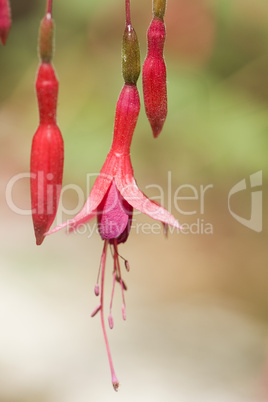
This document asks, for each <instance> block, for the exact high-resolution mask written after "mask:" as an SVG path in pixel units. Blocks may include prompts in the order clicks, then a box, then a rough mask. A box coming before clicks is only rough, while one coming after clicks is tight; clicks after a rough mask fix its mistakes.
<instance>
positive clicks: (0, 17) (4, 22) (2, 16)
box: [0, 0, 11, 45]
mask: <svg viewBox="0 0 268 402" xmlns="http://www.w3.org/2000/svg"><path fill="white" fill-rule="evenodd" d="M10 27H11V13H10V5H9V0H0V39H1V42H2V45H5V44H6V40H7V36H8V32H9V30H10Z"/></svg>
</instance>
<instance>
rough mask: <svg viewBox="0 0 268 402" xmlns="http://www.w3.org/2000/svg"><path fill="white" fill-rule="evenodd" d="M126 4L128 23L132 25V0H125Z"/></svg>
mask: <svg viewBox="0 0 268 402" xmlns="http://www.w3.org/2000/svg"><path fill="white" fill-rule="evenodd" d="M125 4H126V25H131V18H130V0H125Z"/></svg>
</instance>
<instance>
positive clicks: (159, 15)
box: [142, 0, 167, 138]
mask: <svg viewBox="0 0 268 402" xmlns="http://www.w3.org/2000/svg"><path fill="white" fill-rule="evenodd" d="M165 7H166V1H165V0H153V14H154V16H153V19H152V21H151V24H150V26H149V29H148V31H147V41H148V52H147V56H146V59H145V61H144V64H143V69H142V85H143V97H144V105H145V111H146V115H147V118H148V120H149V122H150V124H151V127H152V131H153V136H154V137H155V138H156V137H158V135H159V134H160V132H161V130H162V128H163V125H164V123H165V120H166V116H167V84H166V65H165V61H164V58H163V49H164V43H165V38H166V29H165V24H164V21H163V18H164V13H165Z"/></svg>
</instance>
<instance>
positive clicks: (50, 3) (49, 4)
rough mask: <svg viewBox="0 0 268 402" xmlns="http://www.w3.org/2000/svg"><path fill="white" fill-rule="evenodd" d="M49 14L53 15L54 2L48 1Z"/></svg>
mask: <svg viewBox="0 0 268 402" xmlns="http://www.w3.org/2000/svg"><path fill="white" fill-rule="evenodd" d="M47 14H50V15H52V0H47Z"/></svg>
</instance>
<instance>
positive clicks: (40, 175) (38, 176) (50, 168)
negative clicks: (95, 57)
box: [0, 0, 64, 245]
mask: <svg viewBox="0 0 268 402" xmlns="http://www.w3.org/2000/svg"><path fill="white" fill-rule="evenodd" d="M0 1H1V0H0ZM51 5H52V4H51V2H48V4H47V13H46V15H45V17H44V18H43V19H42V21H41V24H40V35H39V55H40V58H41V65H40V67H39V70H38V74H37V79H36V85H35V87H36V93H37V98H38V107H39V119H40V123H39V127H38V129H37V131H36V133H35V135H34V138H33V142H32V152H31V202H32V218H33V224H34V232H35V237H36V244H37V245H40V244H42V242H43V240H44V238H45V236H44V234H45V232H47V231H48V230H49V228H50V226H51V225H52V222H53V220H54V218H55V215H56V212H57V208H58V203H59V198H60V192H61V185H62V174H63V158H64V150H63V139H62V136H61V132H60V130H59V127H58V126H57V121H56V110H57V98H58V89H59V83H58V80H57V78H56V75H55V72H54V69H53V67H52V65H51V64H50V62H51V59H52V53H53V29H54V22H53V19H52V16H51Z"/></svg>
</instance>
